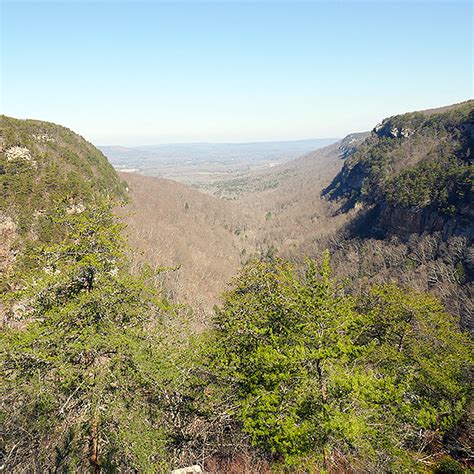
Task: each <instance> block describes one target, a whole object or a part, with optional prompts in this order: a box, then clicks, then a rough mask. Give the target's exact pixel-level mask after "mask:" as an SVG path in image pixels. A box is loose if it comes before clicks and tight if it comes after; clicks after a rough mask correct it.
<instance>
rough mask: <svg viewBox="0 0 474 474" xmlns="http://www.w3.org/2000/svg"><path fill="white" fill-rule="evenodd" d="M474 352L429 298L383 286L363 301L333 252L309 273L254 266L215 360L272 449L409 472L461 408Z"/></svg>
mask: <svg viewBox="0 0 474 474" xmlns="http://www.w3.org/2000/svg"><path fill="white" fill-rule="evenodd" d="M471 348H472V347H471V346H470V342H469V339H468V338H467V337H465V336H464V335H463V334H461V333H459V332H458V331H457V330H456V328H455V325H454V323H453V321H452V319H451V318H450V317H449V316H448V315H447V314H446V313H445V312H444V310H443V309H442V307H441V306H440V305H439V303H438V302H437V301H436V300H434V299H433V298H432V297H430V296H428V295H425V294H420V293H416V292H413V291H408V292H407V291H404V290H402V289H400V288H398V287H396V286H394V285H384V286H380V287H375V288H373V289H372V290H371V291H370V292H369V294H368V295H366V296H365V297H364V298H361V299H357V300H355V299H354V298H353V297H351V296H350V295H348V294H346V292H345V291H344V288H343V286H341V285H340V284H339V283H337V281H335V280H334V279H332V278H331V272H330V266H329V257H328V255H327V254H326V255H325V257H324V259H323V263H322V265H321V266H320V267H318V266H317V265H315V263H314V262H309V263H308V266H307V269H306V272H305V273H304V274H302V275H300V274H298V272H297V271H296V270H295V269H294V268H293V267H292V266H291V265H290V264H289V263H287V262H283V261H277V262H273V263H266V262H261V261H259V262H253V263H251V264H249V265H247V266H246V267H245V269H244V270H243V272H242V274H241V276H240V277H239V278H238V279H236V281H235V286H234V288H233V290H232V291H230V292H229V293H228V294H227V295H226V297H225V300H224V304H223V307H222V308H221V309H220V310H218V312H217V315H216V319H215V345H214V354H213V363H214V370H215V373H216V375H217V377H218V379H219V380H221V388H222V389H223V390H224V393H226V394H227V396H229V397H231V398H232V403H233V406H234V407H235V408H234V413H235V417H236V418H237V419H238V420H240V422H241V423H242V427H243V430H244V431H245V432H246V433H248V434H249V436H250V437H251V440H252V442H253V444H254V445H255V446H257V447H258V448H260V449H261V450H262V451H263V452H264V453H266V454H267V455H271V456H273V457H274V458H277V459H279V458H281V459H284V460H285V463H287V464H292V463H295V462H297V460H298V458H301V457H305V459H307V457H308V456H313V457H315V458H316V459H320V462H321V464H320V465H321V466H325V467H328V466H329V464H330V462H331V461H330V459H333V455H334V453H338V455H342V456H345V457H346V459H349V460H351V462H352V463H356V464H357V463H358V462H360V460H363V462H364V463H365V465H366V466H371V469H375V470H377V469H380V468H381V466H383V467H384V469H386V468H387V467H388V466H391V468H392V469H395V470H403V469H405V468H407V466H411V465H412V464H411V463H412V462H414V460H413V456H412V455H411V452H412V451H417V450H419V451H420V452H421V451H422V450H423V446H424V445H426V443H425V440H426V438H427V436H428V433H442V432H443V431H445V430H447V429H448V428H449V427H451V426H452V425H453V424H454V423H455V422H456V421H457V419H458V418H459V416H460V415H461V413H462V410H463V408H464V407H465V405H466V397H467V394H468V386H467V383H466V380H467V374H468V369H469V367H470V364H471V363H472V358H471V353H470V349H471ZM357 460H359V461H357ZM412 467H413V466H412Z"/></svg>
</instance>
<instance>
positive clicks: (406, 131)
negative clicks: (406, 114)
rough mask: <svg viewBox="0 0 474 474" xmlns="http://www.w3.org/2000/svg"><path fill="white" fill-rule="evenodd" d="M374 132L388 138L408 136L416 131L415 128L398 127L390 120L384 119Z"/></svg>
mask: <svg viewBox="0 0 474 474" xmlns="http://www.w3.org/2000/svg"><path fill="white" fill-rule="evenodd" d="M373 133H375V135H377V136H379V137H386V138H408V137H410V136H411V135H413V134H414V133H415V130H413V129H412V128H409V127H397V126H395V125H393V124H392V123H391V122H390V121H385V120H384V121H383V122H382V123H379V124H378V125H376V126H375V128H374V129H373Z"/></svg>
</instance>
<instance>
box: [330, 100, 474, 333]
mask: <svg viewBox="0 0 474 474" xmlns="http://www.w3.org/2000/svg"><path fill="white" fill-rule="evenodd" d="M473 145H474V101H468V102H464V103H461V104H457V105H453V106H449V107H443V108H442V109H433V110H428V111H422V112H414V113H409V114H404V115H400V116H395V117H390V118H387V119H385V120H384V121H383V122H382V123H381V124H380V125H377V126H376V127H375V128H374V130H373V131H372V133H371V135H370V137H369V138H367V139H366V140H365V142H364V143H363V144H362V145H361V146H360V147H359V149H358V150H357V151H356V152H355V153H354V154H353V155H352V156H350V157H349V158H348V159H347V161H346V162H345V164H344V167H343V169H342V170H341V172H340V173H339V174H338V175H337V176H336V177H335V179H334V180H333V182H332V183H331V185H330V186H328V188H327V189H326V190H325V192H324V194H325V195H326V196H327V197H328V198H329V199H330V200H331V201H332V202H334V203H335V204H337V206H338V207H339V213H340V214H347V212H350V213H356V217H355V218H354V219H352V220H351V222H350V223H349V224H348V225H347V226H346V228H345V230H344V231H343V232H341V233H339V235H338V236H337V239H336V240H337V241H338V245H336V246H333V249H334V250H335V259H337V260H339V262H340V266H341V268H342V271H343V272H345V273H346V274H350V275H351V276H352V278H353V279H354V280H358V281H359V282H361V281H381V280H388V279H391V278H393V279H396V280H397V281H400V282H402V283H404V284H406V285H409V286H411V287H415V288H418V289H422V290H429V291H431V292H433V293H434V294H436V295H438V296H439V297H441V298H442V300H443V301H444V302H445V303H446V304H447V305H448V306H449V308H450V310H451V311H452V312H453V314H456V315H457V317H458V318H459V320H460V321H461V324H462V325H463V326H464V327H466V328H469V329H470V330H471V331H472V329H473V314H474V307H473V305H472V301H473V290H474V287H473V277H474V273H473V270H474V258H473V256H474V247H473V239H474V227H473V222H474V207H473V190H474V189H473V178H474V172H473V166H472V164H473V162H472V159H473V158H472V157H473ZM337 246H339V250H337V248H336V247H337ZM343 247H344V248H343ZM359 284H360V283H359Z"/></svg>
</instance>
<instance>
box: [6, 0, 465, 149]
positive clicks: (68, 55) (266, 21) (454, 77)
mask: <svg viewBox="0 0 474 474" xmlns="http://www.w3.org/2000/svg"><path fill="white" fill-rule="evenodd" d="M1 5H2V7H1V25H2V28H1V29H2V34H1V43H2V44H1V47H2V58H1V59H2V63H1V71H2V74H1V87H0V89H1V100H0V104H1V113H4V114H7V115H11V116H14V117H18V118H37V119H41V120H48V121H52V122H55V123H59V124H62V125H65V126H67V127H69V128H71V129H73V130H76V131H78V132H79V133H81V134H82V135H83V136H85V137H86V138H87V139H88V140H90V141H92V142H93V143H96V144H100V145H124V146H140V145H152V144H153V145H156V144H168V143H194V142H214V143H236V142H261V141H275V140H297V139H308V138H316V137H320V138H326V137H343V136H345V135H347V134H348V133H351V132H355V131H364V130H369V129H371V128H372V127H373V126H374V125H375V123H377V122H378V121H380V120H381V119H382V118H383V117H386V116H390V115H394V114H397V113H402V112H406V111H407V110H420V109H426V108H434V107H438V106H442V105H446V104H450V103H457V102H461V101H464V100H467V99H469V98H470V97H472V92H473V87H472V24H471V22H472V3H471V2H466V1H453V2H449V3H444V2H434V3H428V2H420V3H408V2H404V1H399V2H386V1H378V2H377V1H373V2H367V3H363V2H349V1H345V2H337V3H322V2H291V3H290V2H276V3H273V2H253V3H250V2H245V3H237V2H213V3H200V2H182V3H165V2H134V1H129V2H105V1H101V2H63V3H49V2H13V1H8V0H4V1H3V2H2V4H1ZM58 38H61V41H58ZM45 64H47V66H48V67H45ZM420 85H422V87H420Z"/></svg>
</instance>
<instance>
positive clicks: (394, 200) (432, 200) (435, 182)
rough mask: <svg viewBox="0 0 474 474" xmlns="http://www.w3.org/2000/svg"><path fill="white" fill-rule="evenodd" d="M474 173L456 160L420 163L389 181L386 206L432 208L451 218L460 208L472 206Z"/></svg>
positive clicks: (386, 191)
mask: <svg viewBox="0 0 474 474" xmlns="http://www.w3.org/2000/svg"><path fill="white" fill-rule="evenodd" d="M473 186H474V170H473V168H472V166H471V165H469V164H468V163H464V162H462V161H459V160H456V159H455V158H451V159H446V160H443V161H422V162H421V163H419V164H417V165H415V166H413V167H411V168H408V169H406V170H404V171H402V172H401V173H400V174H399V175H398V176H395V177H392V178H389V179H388V180H387V182H386V183H385V196H386V199H387V201H388V202H389V203H391V204H394V205H399V206H402V207H419V208H423V207H428V206H431V207H434V208H435V209H437V210H439V211H441V212H443V213H445V214H454V213H455V212H456V209H458V208H459V206H460V205H461V204H467V203H470V202H472V198H473V189H474V187H473Z"/></svg>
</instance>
